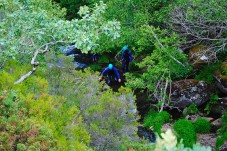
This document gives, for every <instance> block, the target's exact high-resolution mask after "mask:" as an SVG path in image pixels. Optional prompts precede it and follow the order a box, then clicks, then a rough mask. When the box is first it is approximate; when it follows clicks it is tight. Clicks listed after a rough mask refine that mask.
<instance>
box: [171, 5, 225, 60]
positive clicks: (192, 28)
mask: <svg viewBox="0 0 227 151" xmlns="http://www.w3.org/2000/svg"><path fill="white" fill-rule="evenodd" d="M210 9H211V8H210ZM213 9H215V8H213ZM194 13H195V14H194V16H193V19H192V18H191V17H189V16H188V14H187V10H185V9H183V8H180V7H175V8H174V9H173V10H172V12H171V14H170V16H171V18H170V22H169V25H170V28H171V29H172V30H173V31H175V32H177V33H178V34H179V35H180V36H181V37H183V38H186V42H185V43H182V44H181V48H182V49H183V50H187V49H188V48H192V47H193V46H195V45H198V44H203V45H205V46H206V48H207V50H206V51H209V53H207V54H211V58H212V59H210V60H209V61H212V60H213V59H216V58H217V57H216V54H217V52H219V51H223V50H224V49H225V46H226V43H227V38H226V36H224V35H225V32H226V30H227V20H226V19H224V20H220V19H213V20H212V19H209V18H207V17H206V15H204V14H203V15H202V14H201V13H199V12H194ZM210 13H212V12H210Z"/></svg>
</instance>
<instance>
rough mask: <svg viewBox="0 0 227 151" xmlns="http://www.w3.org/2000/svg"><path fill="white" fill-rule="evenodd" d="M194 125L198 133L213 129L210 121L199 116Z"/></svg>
mask: <svg viewBox="0 0 227 151" xmlns="http://www.w3.org/2000/svg"><path fill="white" fill-rule="evenodd" d="M193 125H194V127H195V131H196V132H197V133H209V132H210V129H211V125H210V122H209V121H207V120H206V119H204V118H198V119H197V120H196V121H195V122H194V123H193Z"/></svg>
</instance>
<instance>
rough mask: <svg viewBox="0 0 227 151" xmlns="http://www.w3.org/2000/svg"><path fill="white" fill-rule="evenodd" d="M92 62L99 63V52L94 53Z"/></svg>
mask: <svg viewBox="0 0 227 151" xmlns="http://www.w3.org/2000/svg"><path fill="white" fill-rule="evenodd" d="M92 62H93V63H97V62H98V55H97V54H92Z"/></svg>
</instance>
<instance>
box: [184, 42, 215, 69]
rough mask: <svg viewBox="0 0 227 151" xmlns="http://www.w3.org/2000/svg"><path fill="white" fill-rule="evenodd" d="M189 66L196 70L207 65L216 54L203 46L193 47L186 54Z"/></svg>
mask: <svg viewBox="0 0 227 151" xmlns="http://www.w3.org/2000/svg"><path fill="white" fill-rule="evenodd" d="M188 56H189V64H190V65H191V66H192V67H193V68H195V69H198V68H200V67H202V66H203V65H205V64H208V63H209V62H210V61H211V60H213V59H215V58H216V54H215V53H213V52H212V51H209V50H208V49H207V48H206V47H205V46H204V45H195V46H193V47H192V48H191V49H190V50H189V53H188Z"/></svg>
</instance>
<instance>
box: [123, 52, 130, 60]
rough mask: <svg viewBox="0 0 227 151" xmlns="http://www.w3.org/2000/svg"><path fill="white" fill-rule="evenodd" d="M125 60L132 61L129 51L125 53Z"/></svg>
mask: <svg viewBox="0 0 227 151" xmlns="http://www.w3.org/2000/svg"><path fill="white" fill-rule="evenodd" d="M123 60H125V61H130V55H129V50H128V49H127V50H125V51H124V52H123Z"/></svg>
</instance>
